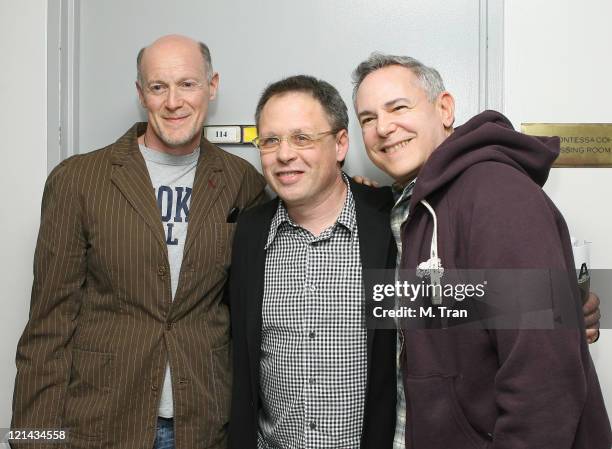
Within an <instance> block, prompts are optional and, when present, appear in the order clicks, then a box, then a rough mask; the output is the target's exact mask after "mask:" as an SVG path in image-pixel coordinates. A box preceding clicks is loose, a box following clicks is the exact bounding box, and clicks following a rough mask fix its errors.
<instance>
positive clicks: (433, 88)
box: [353, 52, 446, 102]
mask: <svg viewBox="0 0 612 449" xmlns="http://www.w3.org/2000/svg"><path fill="white" fill-rule="evenodd" d="M392 65H399V66H402V67H406V68H407V69H409V70H410V71H411V72H412V73H414V75H415V76H416V77H417V79H418V80H419V82H420V83H421V87H422V88H423V90H425V93H426V94H427V99H428V100H429V101H430V102H434V101H435V100H436V98H438V95H440V94H441V93H442V92H444V91H445V90H446V89H445V88H444V81H442V77H441V76H440V73H438V71H437V70H436V69H434V68H433V67H428V66H426V65H425V64H423V63H422V62H420V61H418V60H416V59H414V58H411V57H410V56H395V55H387V54H384V53H379V52H374V53H372V54H371V55H370V56H368V59H366V60H365V61H363V62H362V63H361V64H359V65H358V66H357V68H356V69H355V70H354V71H353V84H354V86H353V102H355V98H356V97H357V90H358V89H359V86H360V85H361V83H362V82H363V80H364V78H365V77H366V76H368V75H369V74H370V73H372V72H375V71H376V70H379V69H382V68H383V67H388V66H392Z"/></svg>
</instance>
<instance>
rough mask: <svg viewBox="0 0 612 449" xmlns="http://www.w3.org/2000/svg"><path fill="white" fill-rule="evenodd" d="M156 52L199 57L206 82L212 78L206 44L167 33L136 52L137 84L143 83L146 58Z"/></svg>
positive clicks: (210, 61) (153, 57) (153, 55)
mask: <svg viewBox="0 0 612 449" xmlns="http://www.w3.org/2000/svg"><path fill="white" fill-rule="evenodd" d="M158 54H176V55H177V57H178V56H179V55H183V54H191V56H192V57H195V58H200V59H201V62H202V69H203V72H204V74H205V75H206V78H207V80H208V82H210V81H211V79H212V76H213V68H212V60H211V57H210V50H209V49H208V46H207V45H206V44H205V43H203V42H198V41H195V40H193V39H191V38H190V37H187V36H182V35H180V34H169V35H167V36H162V37H160V38H159V39H157V40H156V41H155V42H153V43H152V44H151V45H149V46H148V47H143V48H141V49H140V51H139V52H138V56H137V57H136V72H137V81H138V84H139V85H141V86H142V85H143V84H144V83H145V79H146V76H145V73H146V64H147V62H148V60H150V59H153V60H155V56H156V55H158Z"/></svg>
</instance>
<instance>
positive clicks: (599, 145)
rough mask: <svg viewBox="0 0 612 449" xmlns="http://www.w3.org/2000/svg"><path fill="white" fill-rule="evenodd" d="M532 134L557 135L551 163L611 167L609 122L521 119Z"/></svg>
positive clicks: (611, 136) (522, 128) (525, 132)
mask: <svg viewBox="0 0 612 449" xmlns="http://www.w3.org/2000/svg"><path fill="white" fill-rule="evenodd" d="M521 132H523V133H524V134H529V135H531V136H559V138H560V139H561V153H560V154H559V157H558V158H557V160H556V161H555V163H554V165H553V166H554V167H612V123H523V124H522V125H521Z"/></svg>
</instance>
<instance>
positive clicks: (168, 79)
mask: <svg viewBox="0 0 612 449" xmlns="http://www.w3.org/2000/svg"><path fill="white" fill-rule="evenodd" d="M141 67H142V78H143V79H142V85H140V84H139V83H137V85H136V86H137V89H138V95H139V98H140V102H141V104H142V105H143V107H144V108H146V109H147V116H148V126H147V131H146V134H145V136H146V141H147V145H148V146H150V147H152V148H154V149H156V150H159V151H163V152H167V153H172V154H185V153H190V152H192V151H193V150H194V149H195V148H196V147H197V146H198V144H199V142H200V134H201V132H202V126H203V124H204V120H205V119H206V113H207V111H208V102H209V101H210V100H212V99H214V98H215V95H216V92H217V85H218V82H219V77H218V75H217V74H214V75H213V76H212V79H211V81H210V82H209V81H208V79H207V74H206V69H205V63H204V58H203V56H202V54H201V52H200V49H199V47H198V44H197V42H195V41H192V40H191V39H188V38H185V37H181V36H167V37H165V38H162V39H160V40H158V41H157V42H155V43H154V44H152V45H151V46H150V47H148V48H147V49H146V50H145V52H144V54H143V57H142V61H141Z"/></svg>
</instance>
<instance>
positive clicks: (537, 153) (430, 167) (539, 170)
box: [410, 111, 559, 209]
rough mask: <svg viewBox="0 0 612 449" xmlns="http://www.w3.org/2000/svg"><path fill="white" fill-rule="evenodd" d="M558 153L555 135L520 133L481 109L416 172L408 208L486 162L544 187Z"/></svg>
mask: <svg viewBox="0 0 612 449" xmlns="http://www.w3.org/2000/svg"><path fill="white" fill-rule="evenodd" d="M558 155H559V138H558V137H534V136H528V135H525V134H521V133H519V132H517V131H515V130H514V128H513V127H512V124H511V123H510V121H509V120H508V119H507V118H506V117H505V116H504V115H502V114H500V113H499V112H496V111H484V112H482V113H480V114H478V115H476V116H475V117H473V118H472V119H470V120H469V121H468V122H466V123H465V124H464V125H462V126H459V127H457V128H456V129H455V131H454V132H453V133H452V134H451V135H450V136H449V137H448V138H447V139H446V140H445V141H444V142H442V144H440V146H439V147H438V148H436V149H435V150H434V151H433V153H432V154H431V156H430V157H429V159H428V160H427V162H426V163H425V165H423V168H422V169H421V171H420V172H419V175H418V181H417V183H416V185H415V189H414V192H413V195H412V198H411V207H410V209H412V208H413V205H416V204H417V203H419V202H420V201H421V200H422V199H424V198H426V197H427V196H428V195H430V194H432V193H433V192H435V191H436V190H438V189H439V188H442V187H444V186H445V185H446V184H447V183H449V182H452V181H453V180H454V179H455V178H456V177H457V176H459V175H460V174H461V173H463V172H464V171H465V170H467V169H468V168H469V167H471V166H472V165H475V164H478V163H480V162H485V161H495V162H500V163H503V164H507V165H510V166H512V167H514V168H516V169H517V170H519V171H521V172H523V173H525V174H526V175H527V176H529V177H530V178H531V179H532V180H533V181H534V182H535V183H537V184H538V185H539V186H543V185H544V183H545V182H546V179H547V178H548V173H549V171H550V168H551V166H552V164H553V162H554V161H555V159H556V158H557V156H558Z"/></svg>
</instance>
